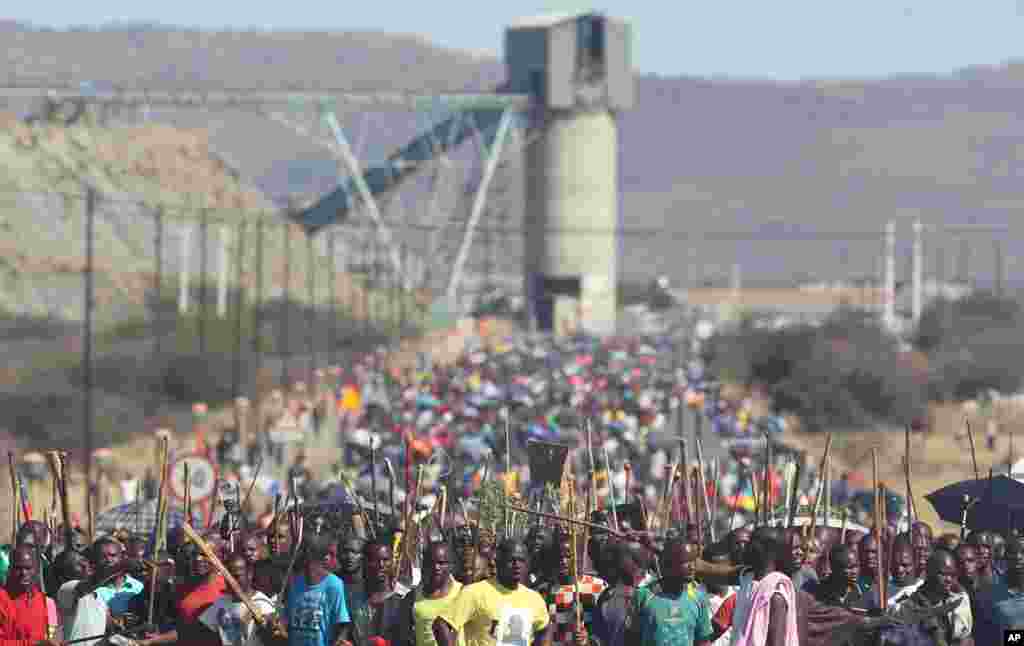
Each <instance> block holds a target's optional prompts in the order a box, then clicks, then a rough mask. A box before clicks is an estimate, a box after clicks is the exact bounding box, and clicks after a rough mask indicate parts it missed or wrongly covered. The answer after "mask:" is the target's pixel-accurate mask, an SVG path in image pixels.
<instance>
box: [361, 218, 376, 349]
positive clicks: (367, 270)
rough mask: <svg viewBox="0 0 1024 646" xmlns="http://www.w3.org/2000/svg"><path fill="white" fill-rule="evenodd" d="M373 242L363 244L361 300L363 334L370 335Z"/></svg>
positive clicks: (368, 241) (367, 240)
mask: <svg viewBox="0 0 1024 646" xmlns="http://www.w3.org/2000/svg"><path fill="white" fill-rule="evenodd" d="M372 248H373V241H372V240H371V239H370V238H369V237H367V238H366V240H365V241H364V243H363V293H362V298H360V300H361V301H362V302H363V333H364V334H365V335H369V334H370V326H371V321H370V281H371V280H372V278H371V275H372V273H373V259H372V258H371V253H372Z"/></svg>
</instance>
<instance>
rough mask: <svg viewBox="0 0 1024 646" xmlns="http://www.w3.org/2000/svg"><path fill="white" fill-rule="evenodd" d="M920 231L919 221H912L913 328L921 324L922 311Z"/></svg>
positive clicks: (922, 256) (921, 228) (922, 269)
mask: <svg viewBox="0 0 1024 646" xmlns="http://www.w3.org/2000/svg"><path fill="white" fill-rule="evenodd" d="M922 230H923V227H922V226H921V221H920V220H914V257H913V263H914V265H913V267H912V270H911V271H912V277H911V281H912V283H913V284H912V285H911V289H912V290H913V293H912V298H913V303H912V305H911V308H912V309H911V312H912V317H913V322H914V327H915V328H916V327H917V324H918V323H920V322H921V309H922V301H923V285H922V284H921V281H922V279H923V273H924V267H923V265H924V254H923V250H922V247H923V241H922Z"/></svg>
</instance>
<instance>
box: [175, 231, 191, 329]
mask: <svg viewBox="0 0 1024 646" xmlns="http://www.w3.org/2000/svg"><path fill="white" fill-rule="evenodd" d="M191 260H192V223H191V222H189V221H188V220H185V223H184V224H183V225H182V227H181V271H180V272H179V273H178V314H180V315H184V314H188V306H189V297H190V296H191V293H190V291H189V290H190V289H191V287H192V286H191V285H190V284H189V283H190V282H191V281H190V278H191V277H190V276H189V270H190V267H189V264H190V262H191Z"/></svg>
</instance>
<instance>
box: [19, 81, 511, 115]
mask: <svg viewBox="0 0 1024 646" xmlns="http://www.w3.org/2000/svg"><path fill="white" fill-rule="evenodd" d="M0 97H2V98H6V99H35V98H41V97H49V98H51V99H54V100H58V101H62V100H67V101H71V100H85V101H86V102H88V103H94V104H111V103H113V104H118V105H134V106H137V107H139V108H153V107H156V106H160V107H186V108H187V107H191V108H199V107H221V108H241V107H256V106H261V105H269V104H274V103H276V104H291V105H303V104H305V105H314V104H321V105H326V106H330V105H332V104H336V103H345V104H350V105H358V106H361V107H366V108H372V107H378V108H383V107H389V108H395V107H404V108H408V109H413V110H421V109H424V108H426V107H428V106H436V105H439V104H440V105H444V106H446V107H450V108H452V109H454V110H470V109H488V108H489V109H492V110H500V109H504V108H509V107H511V108H516V109H523V110H524V109H526V108H528V107H529V105H530V98H529V96H528V95H525V94H503V93H500V92H480V93H473V92H464V93H451V94H446V93H435V94H423V93H416V92H349V91H347V90H343V89H338V90H334V89H328V90H324V91H321V92H288V91H274V90H257V89H245V88H238V89H224V90H211V91H206V90H197V89H182V90H157V89H147V88H136V89H123V90H112V91H103V92H99V91H97V92H83V91H82V89H81V88H80V87H75V86H33V85H24V86H19V85H8V86H0Z"/></svg>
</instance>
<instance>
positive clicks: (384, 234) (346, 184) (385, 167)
mask: <svg viewBox="0 0 1024 646" xmlns="http://www.w3.org/2000/svg"><path fill="white" fill-rule="evenodd" d="M503 91H504V88H499V89H498V90H497V91H496V92H495V93H493V94H474V95H458V96H449V97H439V98H438V99H439V100H438V103H441V104H442V105H444V104H445V103H450V104H453V105H455V106H458V108H457V109H455V110H449V112H450V114H449V116H447V118H445V119H443V120H441V121H439V122H438V123H437V124H436V125H434V126H433V127H432V128H430V129H429V130H427V131H426V132H424V133H422V134H420V135H418V136H417V137H416V138H415V139H413V140H412V141H411V142H409V143H408V144H406V145H405V146H404V147H402V148H401V149H399V150H398V151H396V152H394V153H393V154H391V155H389V156H388V157H387V158H386V159H385V160H384V161H383V162H382V163H380V164H377V165H375V166H372V167H370V168H367V169H365V170H364V169H361V168H360V166H359V163H358V160H357V159H356V156H355V155H354V154H353V153H352V150H351V147H350V146H349V143H348V141H347V138H346V137H345V135H344V132H343V131H342V129H341V126H340V125H339V124H338V121H337V118H336V117H335V115H334V113H333V112H332V111H324V112H323V119H324V121H325V122H326V123H327V125H328V127H329V128H330V129H331V132H332V134H333V136H334V138H335V140H336V145H334V146H332V151H333V152H334V153H335V154H336V155H337V156H338V158H339V159H340V161H342V163H343V164H344V165H345V167H346V169H347V170H348V173H349V176H348V177H347V178H346V179H345V180H344V181H343V182H342V183H341V184H340V185H339V186H338V187H337V188H336V189H335V190H334V191H332V192H331V193H329V194H328V195H326V196H324V197H323V198H322V199H320V200H319V201H318V202H316V203H315V204H313V205H312V206H310V207H308V208H306V209H304V210H302V211H300V212H299V213H297V214H296V215H295V218H296V220H297V221H298V222H300V223H301V224H302V225H303V226H304V227H305V229H306V230H307V232H309V233H310V235H315V234H316V233H317V232H318V231H320V230H322V229H323V228H324V227H327V226H330V225H331V224H336V223H341V222H344V221H346V220H347V219H348V218H349V217H350V216H351V215H353V212H354V211H361V212H365V213H366V215H368V216H369V218H370V219H371V220H372V222H373V224H374V226H375V228H376V232H375V233H376V236H377V242H379V243H380V244H381V245H382V246H383V247H384V248H385V249H387V251H388V255H389V261H390V264H391V266H392V268H393V269H394V270H395V271H396V273H398V274H399V275H401V274H402V273H403V267H402V264H403V263H402V261H401V259H400V256H399V251H398V247H397V244H396V242H395V239H394V236H393V235H392V233H391V231H390V229H389V227H388V225H387V222H386V221H385V220H384V218H383V217H382V216H381V215H380V212H379V209H378V207H377V203H378V201H379V200H381V199H383V198H386V197H387V196H388V195H389V194H391V193H393V192H394V191H396V190H398V189H399V188H400V187H401V185H402V183H403V182H404V181H405V180H406V179H408V178H410V177H412V176H413V175H415V174H416V173H417V172H419V171H420V170H422V169H424V168H425V167H427V166H429V165H430V164H431V163H433V162H434V161H435V160H436V159H437V158H438V157H440V156H442V155H445V154H447V153H449V152H450V151H452V150H454V149H456V148H458V147H459V146H460V145H462V144H463V143H464V142H465V141H466V140H467V139H470V138H472V137H475V136H478V137H480V139H481V141H482V147H483V149H484V150H485V151H487V155H486V160H485V163H484V169H483V175H482V177H481V179H480V181H479V183H478V184H477V186H476V188H475V194H474V198H473V205H472V208H471V211H470V214H469V218H468V220H467V221H466V223H465V229H464V231H463V232H462V236H461V242H460V244H459V246H458V248H457V253H456V255H455V256H454V258H450V257H448V258H445V257H444V256H442V258H444V260H447V261H450V264H451V270H450V272H449V274H448V279H447V281H446V295H447V297H448V299H449V301H450V302H452V303H453V304H454V299H455V296H456V293H457V289H458V287H459V284H460V281H461V280H462V276H463V270H464V268H465V265H466V262H467V259H468V256H469V250H470V248H471V246H472V244H473V238H474V235H475V232H476V228H477V225H478V224H479V221H480V219H481V217H482V215H483V213H484V207H485V203H486V200H487V197H488V189H489V187H490V185H491V181H492V179H493V177H494V174H495V171H496V170H497V167H498V161H499V159H500V158H501V156H502V154H503V150H504V147H505V144H506V141H507V140H508V139H509V134H510V132H511V131H512V129H513V128H525V126H527V125H528V121H527V119H526V118H525V110H526V109H527V108H528V107H529V105H530V99H529V97H528V96H526V95H516V94H510V93H505V92H503ZM474 106H475V107H474ZM286 125H292V126H293V127H294V125H293V124H286ZM438 231H439V232H441V231H444V229H443V228H441V227H439V228H438ZM437 242H440V241H432V244H431V245H430V246H428V249H427V253H428V254H429V255H431V256H436V255H437V254H436V253H435V252H436V251H437V248H436V243H437ZM434 259H436V258H434ZM403 280H404V279H403Z"/></svg>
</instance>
